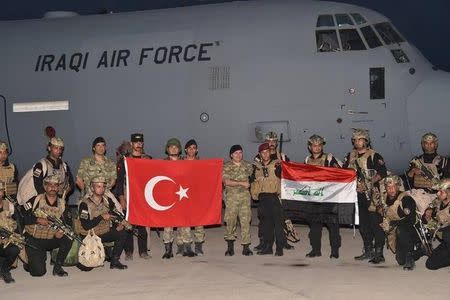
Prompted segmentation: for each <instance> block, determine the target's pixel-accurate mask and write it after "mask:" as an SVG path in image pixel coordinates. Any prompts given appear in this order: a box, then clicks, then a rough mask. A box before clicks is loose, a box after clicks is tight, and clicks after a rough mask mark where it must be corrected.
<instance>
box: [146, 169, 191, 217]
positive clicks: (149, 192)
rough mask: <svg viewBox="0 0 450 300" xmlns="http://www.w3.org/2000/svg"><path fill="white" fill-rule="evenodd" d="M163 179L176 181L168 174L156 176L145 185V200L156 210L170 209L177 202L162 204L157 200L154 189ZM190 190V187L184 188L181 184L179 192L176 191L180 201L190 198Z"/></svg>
mask: <svg viewBox="0 0 450 300" xmlns="http://www.w3.org/2000/svg"><path fill="white" fill-rule="evenodd" d="M161 181H170V182H173V183H176V182H175V181H174V180H173V179H172V178H170V177H167V176H155V177H153V178H151V179H150V180H149V181H148V182H147V184H146V185H145V190H144V195H145V200H146V201H147V203H148V205H150V207H152V208H153V209H155V210H159V211H165V210H168V209H170V208H172V206H174V205H175V204H176V202H174V203H172V204H171V205H160V204H159V203H158V202H157V201H156V200H155V198H154V197H153V190H154V188H155V186H156V184H157V183H159V182H161ZM188 190H189V188H183V187H182V186H181V185H180V189H179V190H178V192H176V193H175V194H177V195H178V197H179V200H178V201H181V200H182V199H183V198H186V199H189V196H188V195H187V191H188Z"/></svg>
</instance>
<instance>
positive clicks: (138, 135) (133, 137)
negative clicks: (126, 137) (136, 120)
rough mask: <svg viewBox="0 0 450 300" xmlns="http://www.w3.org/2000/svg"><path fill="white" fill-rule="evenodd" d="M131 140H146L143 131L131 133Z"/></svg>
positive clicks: (133, 141)
mask: <svg viewBox="0 0 450 300" xmlns="http://www.w3.org/2000/svg"><path fill="white" fill-rule="evenodd" d="M131 142H132V143H136V142H142V143H143V142H144V135H143V134H142V133H133V134H132V135H131Z"/></svg>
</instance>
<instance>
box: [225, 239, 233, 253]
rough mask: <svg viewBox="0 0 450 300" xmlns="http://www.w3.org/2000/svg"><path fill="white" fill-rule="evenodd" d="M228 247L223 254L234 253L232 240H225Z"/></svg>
mask: <svg viewBox="0 0 450 300" xmlns="http://www.w3.org/2000/svg"><path fill="white" fill-rule="evenodd" d="M227 244H228V248H227V251H226V252H225V256H233V255H234V241H230V240H227Z"/></svg>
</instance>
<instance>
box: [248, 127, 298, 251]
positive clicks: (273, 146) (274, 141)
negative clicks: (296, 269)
mask: <svg viewBox="0 0 450 300" xmlns="http://www.w3.org/2000/svg"><path fill="white" fill-rule="evenodd" d="M265 142H266V143H268V144H269V152H270V159H271V160H273V161H289V157H287V156H286V154H284V153H282V152H280V151H279V149H278V135H277V133H276V132H274V131H269V132H268V133H267V134H266V136H265ZM255 162H258V163H259V162H261V156H260V155H259V153H258V154H257V155H256V156H255ZM255 200H256V199H255ZM259 212H260V210H259V209H258V220H259V219H260V215H259ZM282 221H283V224H282V225H283V228H284V230H285V231H287V228H286V221H287V222H291V221H290V220H286V216H285V215H284V210H283V218H282ZM291 224H292V222H291ZM292 228H293V226H292ZM261 232H262V231H261V222H259V223H258V238H259V244H258V245H257V246H255V247H254V248H253V250H256V251H258V250H261V249H262V248H263V245H264V243H263V240H262V233H261ZM283 247H284V248H285V249H288V250H290V249H294V246H292V245H289V243H288V242H287V240H286V241H285V242H284V246H283Z"/></svg>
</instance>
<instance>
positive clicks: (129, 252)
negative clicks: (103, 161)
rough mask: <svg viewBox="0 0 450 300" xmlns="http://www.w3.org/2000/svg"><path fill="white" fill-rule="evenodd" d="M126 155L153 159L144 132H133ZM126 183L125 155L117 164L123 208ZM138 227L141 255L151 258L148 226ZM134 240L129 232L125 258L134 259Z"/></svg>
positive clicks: (125, 201) (125, 205)
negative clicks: (147, 147) (146, 146)
mask: <svg viewBox="0 0 450 300" xmlns="http://www.w3.org/2000/svg"><path fill="white" fill-rule="evenodd" d="M125 157H132V158H142V159H152V157H151V156H150V155H147V154H145V152H144V135H143V134H142V133H133V134H132V135H131V139H130V151H129V152H128V153H127V154H126V155H125ZM125 184H126V170H125V162H124V157H121V158H120V160H119V163H118V164H117V184H116V195H117V197H118V198H119V201H120V204H121V205H122V209H123V210H126V208H127V200H126V198H125V195H126V193H125ZM133 227H134V228H135V229H137V232H138V235H139V238H138V250H139V257H140V258H143V259H149V258H150V257H151V256H150V255H149V254H148V233H147V228H146V227H144V226H138V225H136V226H133ZM133 252H134V242H133V234H132V233H131V232H128V237H127V240H126V242H125V260H133Z"/></svg>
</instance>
